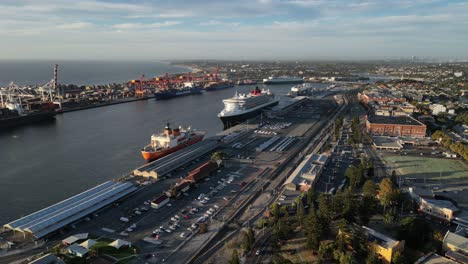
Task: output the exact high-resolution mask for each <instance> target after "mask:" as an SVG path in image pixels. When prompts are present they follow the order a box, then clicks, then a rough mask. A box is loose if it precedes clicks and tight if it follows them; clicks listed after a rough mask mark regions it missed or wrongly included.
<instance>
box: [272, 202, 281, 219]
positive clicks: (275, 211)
mask: <svg viewBox="0 0 468 264" xmlns="http://www.w3.org/2000/svg"><path fill="white" fill-rule="evenodd" d="M270 213H271V216H272V217H273V220H274V221H275V222H276V221H278V219H279V217H280V206H279V205H278V204H277V203H274V204H272V205H271V207H270Z"/></svg>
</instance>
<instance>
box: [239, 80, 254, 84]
mask: <svg viewBox="0 0 468 264" xmlns="http://www.w3.org/2000/svg"><path fill="white" fill-rule="evenodd" d="M257 83H258V82H257V81H255V80H239V81H237V83H236V84H237V85H255V84H257Z"/></svg>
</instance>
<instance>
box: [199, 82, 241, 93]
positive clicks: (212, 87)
mask: <svg viewBox="0 0 468 264" xmlns="http://www.w3.org/2000/svg"><path fill="white" fill-rule="evenodd" d="M233 87H234V84H233V83H231V82H210V83H208V84H206V85H205V90H206V91H217V90H223V89H228V88H233Z"/></svg>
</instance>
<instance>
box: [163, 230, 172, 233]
mask: <svg viewBox="0 0 468 264" xmlns="http://www.w3.org/2000/svg"><path fill="white" fill-rule="evenodd" d="M164 231H166V232H167V233H171V232H172V231H171V230H170V229H164Z"/></svg>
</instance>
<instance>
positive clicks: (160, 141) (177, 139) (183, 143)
mask: <svg viewBox="0 0 468 264" xmlns="http://www.w3.org/2000/svg"><path fill="white" fill-rule="evenodd" d="M204 136H205V133H204V132H198V131H197V132H196V131H192V130H191V129H190V128H188V129H187V130H184V129H182V128H181V127H179V128H174V129H173V128H171V127H170V125H169V123H168V124H167V125H166V127H165V128H164V131H163V132H162V133H160V134H153V135H152V136H151V143H150V144H149V145H147V146H145V147H144V148H143V149H142V150H141V155H142V156H143V158H144V159H145V160H146V161H153V160H156V159H159V158H161V157H164V156H166V155H168V154H171V153H173V152H175V151H177V150H179V149H183V148H185V147H188V146H190V145H193V144H195V143H197V142H200V141H202V140H203V137H204Z"/></svg>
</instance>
